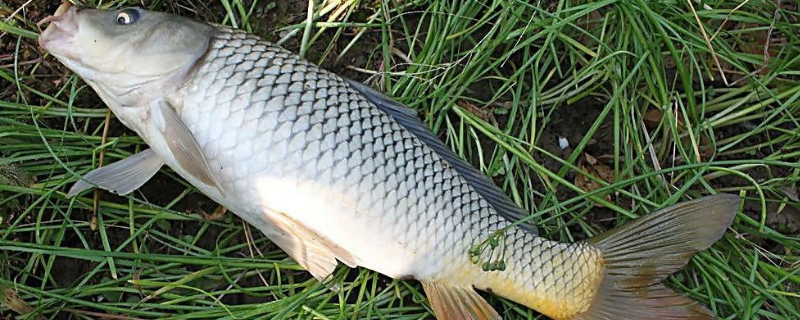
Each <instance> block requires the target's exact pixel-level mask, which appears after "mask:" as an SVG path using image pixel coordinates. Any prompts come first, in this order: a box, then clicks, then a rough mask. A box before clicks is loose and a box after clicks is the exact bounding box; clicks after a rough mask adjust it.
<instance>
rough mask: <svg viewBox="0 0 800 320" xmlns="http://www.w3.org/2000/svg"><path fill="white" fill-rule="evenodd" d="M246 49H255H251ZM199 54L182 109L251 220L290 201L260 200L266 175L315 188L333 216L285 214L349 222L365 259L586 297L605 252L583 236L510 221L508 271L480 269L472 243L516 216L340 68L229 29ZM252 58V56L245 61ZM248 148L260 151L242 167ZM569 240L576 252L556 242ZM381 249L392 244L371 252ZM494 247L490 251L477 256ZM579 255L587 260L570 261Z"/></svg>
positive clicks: (408, 272) (416, 271)
mask: <svg viewBox="0 0 800 320" xmlns="http://www.w3.org/2000/svg"><path fill="white" fill-rule="evenodd" d="M237 50H238V51H239V53H237ZM248 51H252V52H259V53H260V54H259V55H255V54H252V53H250V54H247V55H245V53H246V52H248ZM248 61H249V62H248ZM199 63H200V64H201V65H200V68H199V69H198V71H197V73H196V74H195V75H194V76H193V77H192V78H191V79H190V80H189V81H188V82H187V84H186V86H185V87H184V90H183V93H182V95H183V96H184V98H183V101H184V105H183V107H182V109H181V117H182V119H183V120H184V122H185V123H186V124H187V125H188V126H189V129H190V130H191V131H192V132H193V133H194V135H195V138H196V139H197V141H198V143H199V144H200V145H201V146H202V148H203V151H204V153H205V155H206V157H207V159H208V161H209V163H210V165H211V168H212V170H214V171H215V173H216V175H217V176H218V177H219V181H220V183H221V184H222V186H223V188H224V189H225V190H230V192H229V194H230V197H231V198H229V199H225V200H222V202H223V204H227V203H228V202H229V203H231V205H233V206H236V205H237V204H242V203H246V204H251V205H250V206H249V207H248V208H246V209H244V210H242V211H241V212H236V213H237V214H239V215H241V216H243V217H244V218H245V220H248V221H257V220H259V219H260V217H261V212H260V210H261V209H262V208H263V206H267V207H271V208H275V207H286V208H289V209H293V208H294V207H292V206H285V205H282V204H273V203H264V201H263V200H262V196H261V195H260V194H253V193H252V192H250V193H248V192H247V190H252V189H253V185H254V184H258V181H257V180H258V179H262V178H264V177H269V178H271V179H273V180H281V181H290V183H289V184H291V185H294V186H296V187H297V188H298V189H299V190H306V189H310V191H309V194H317V195H318V196H319V201H320V202H324V203H325V204H326V205H327V206H330V207H331V208H333V209H331V210H330V212H328V213H329V214H331V215H333V214H335V217H330V216H329V217H324V216H321V215H318V214H313V213H307V212H287V214H289V215H291V216H293V217H297V219H298V220H301V221H302V222H303V223H304V224H306V225H309V226H311V227H312V228H313V229H317V228H318V229H320V230H325V229H324V228H326V227H331V226H340V227H341V228H342V229H344V230H346V232H344V233H341V234H339V235H337V236H334V237H332V238H333V240H334V241H335V242H337V243H339V244H340V245H341V246H342V247H344V248H346V249H347V250H348V251H351V253H353V254H354V255H355V257H356V259H358V262H359V265H362V266H365V267H368V268H370V269H373V270H377V271H379V272H382V273H384V274H387V275H389V276H392V277H396V278H399V277H414V278H418V279H428V280H437V279H444V278H452V275H453V274H457V275H459V276H458V277H457V279H456V281H458V282H460V283H462V284H465V285H475V286H476V287H479V288H487V289H490V290H492V291H494V292H498V293H501V294H502V293H504V292H503V289H502V288H503V287H504V282H515V283H517V284H518V285H517V287H519V284H523V286H522V289H515V290H513V291H514V292H518V293H519V294H520V295H525V296H526V297H528V298H526V299H525V300H530V298H529V297H530V296H531V295H530V293H531V292H538V293H540V295H542V296H547V295H553V294H555V296H556V297H555V299H552V298H547V299H546V300H542V302H541V303H542V304H543V303H545V302H550V301H551V300H559V301H570V303H571V304H573V305H578V306H579V308H585V307H586V306H587V305H588V302H589V299H590V294H591V293H592V292H591V290H575V289H576V288H579V287H581V285H580V283H585V281H584V280H585V278H588V277H592V276H595V273H596V272H597V270H599V268H597V261H599V257H600V256H599V253H597V250H595V249H593V248H591V247H589V246H587V245H565V244H558V243H556V242H552V241H547V240H544V239H542V238H539V237H535V236H533V235H532V234H529V233H528V232H526V231H524V230H521V229H519V228H514V227H511V228H510V229H509V231H508V232H507V234H506V236H505V250H497V252H500V251H504V252H506V256H505V260H506V261H505V262H506V265H507V266H506V270H505V271H492V272H485V271H483V270H482V269H481V264H480V263H478V264H474V263H472V262H471V261H470V257H469V255H468V251H469V249H470V248H471V247H472V246H473V245H476V244H478V243H479V242H480V241H482V240H485V239H487V238H488V237H489V236H491V235H492V232H494V231H496V230H500V229H503V228H505V227H508V226H509V224H510V223H509V221H507V220H506V219H505V218H503V217H501V216H499V215H498V214H497V213H496V212H495V210H494V209H493V208H492V207H491V206H490V204H489V203H488V202H487V201H485V200H484V199H483V197H481V195H480V194H479V193H477V192H476V191H475V190H474V189H473V188H472V186H471V185H470V184H469V183H468V182H467V181H466V180H464V179H463V178H462V176H461V175H460V174H459V173H458V172H456V171H455V170H454V169H453V168H452V167H451V166H450V165H449V164H448V163H447V162H445V161H444V160H443V159H442V158H441V157H439V156H438V155H437V154H436V153H435V152H433V151H432V150H431V149H430V148H428V147H427V146H426V145H425V144H423V143H421V142H420V141H419V140H418V139H417V138H416V137H415V136H414V135H412V134H411V133H409V132H408V131H407V130H405V129H404V128H403V127H401V126H399V125H398V124H397V123H396V122H395V121H394V120H393V119H392V118H391V117H390V116H389V115H387V114H385V113H384V112H383V111H381V110H380V109H379V108H378V107H377V106H375V105H374V104H373V103H372V102H370V101H369V100H367V99H366V98H365V97H364V96H363V95H361V94H359V93H358V92H357V91H355V90H354V89H353V88H351V87H350V86H349V85H348V84H347V82H346V81H345V80H344V79H342V78H340V77H339V76H337V75H334V74H332V73H328V72H326V71H324V70H322V69H319V68H318V67H316V66H314V65H312V64H310V63H308V62H307V61H305V60H303V59H301V58H298V57H296V56H294V55H293V54H292V53H291V52H289V51H286V50H284V49H282V48H280V47H277V46H273V45H271V44H269V43H266V42H262V41H260V40H258V39H257V38H255V37H253V36H249V35H247V34H245V33H242V32H237V31H233V30H229V29H220V32H219V33H218V34H217V35H216V36H215V37H214V38H213V39H212V42H211V49H210V50H209V52H208V53H207V54H206V56H205V58H204V59H203V60H202V61H201V62H199ZM245 63H246V64H247V67H240V66H241V65H242V64H245ZM246 79H247V80H246ZM229 88H236V89H237V90H236V91H235V92H236V94H230V93H226V92H233V91H234V90H229ZM219 110H226V111H219ZM244 115H247V116H244ZM226 135H229V136H226ZM247 159H250V160H252V159H262V160H263V161H247V162H248V166H241V165H240V164H241V163H242V162H245V160H247ZM234 167H236V169H235V170H233V169H230V170H228V169H226V168H234ZM291 192H292V191H288V192H287V193H291ZM283 196H290V195H288V194H285V195H283ZM339 203H353V204H352V205H349V206H346V205H345V206H337V204H339ZM335 220H341V221H348V222H347V224H346V225H345V224H340V223H337V222H336V221H335ZM264 223H267V222H264ZM332 229H336V228H332ZM385 230H389V232H386V231H385ZM351 232H352V233H358V234H365V235H369V236H370V237H369V238H371V239H374V240H375V241H374V243H373V244H374V245H369V244H365V243H363V241H360V240H357V239H355V238H353V237H349V236H348V235H347V233H351ZM373 237H374V238H373ZM409 248H410V250H409ZM565 250H566V252H569V251H571V252H573V253H574V255H571V254H564V253H561V254H560V255H557V254H553V253H552V252H555V251H559V252H564V251H565ZM376 251H378V252H380V251H388V252H394V253H395V254H392V255H385V256H384V257H381V258H379V259H374V258H372V257H370V258H367V256H371V255H374V253H375V252H376ZM498 257H499V256H498V255H497V253H495V254H494V255H492V254H491V253H488V252H487V253H484V254H483V255H482V256H481V261H488V260H491V259H497V258H498ZM555 257H561V261H560V263H558V264H554V263H553V262H552V260H553V259H554V258H555ZM375 260H379V261H377V262H376V261H375ZM575 261H583V262H581V263H582V264H579V265H578V266H577V267H573V266H572V265H575ZM562 265H565V266H566V268H564V267H562ZM573 269H574V272H573ZM567 271H570V272H573V274H569V275H568V276H569V277H567V280H572V278H575V279H574V280H575V281H566V282H565V280H564V279H565V278H564V277H563V276H564V275H565V274H566V273H569V272H567ZM514 292H512V293H507V294H505V295H506V296H514V295H515V293H514ZM574 296H578V298H579V299H577V300H578V303H577V304H576V303H575V301H576V299H574V298H575V297H574Z"/></svg>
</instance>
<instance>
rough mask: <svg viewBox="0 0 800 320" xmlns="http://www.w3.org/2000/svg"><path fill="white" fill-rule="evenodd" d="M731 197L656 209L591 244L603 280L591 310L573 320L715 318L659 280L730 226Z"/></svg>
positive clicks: (732, 213) (734, 200)
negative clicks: (600, 254) (599, 256)
mask: <svg viewBox="0 0 800 320" xmlns="http://www.w3.org/2000/svg"><path fill="white" fill-rule="evenodd" d="M738 205H739V197H737V196H734V195H717V196H709V197H705V198H701V199H697V200H694V201H689V202H685V203H681V204H678V205H675V206H672V207H669V208H666V209H662V210H659V211H657V212H654V213H651V214H649V215H647V216H644V217H642V218H639V219H637V220H634V221H631V222H629V223H627V224H625V225H623V226H621V227H618V228H616V229H614V230H611V231H609V232H606V233H603V234H601V235H599V236H597V237H595V238H592V239H590V240H589V242H590V243H592V244H593V245H595V246H596V247H598V248H599V249H600V250H601V251H602V252H603V262H604V264H605V275H604V277H603V281H602V283H601V284H600V287H599V288H598V290H597V294H596V295H595V298H594V300H593V301H592V303H591V305H590V306H589V309H588V310H587V311H585V312H583V313H580V314H578V315H576V316H575V317H574V318H573V319H582V320H601V319H608V320H612V319H613V320H618V319H713V316H712V315H711V312H710V311H709V310H708V309H706V308H705V307H704V306H702V305H700V304H699V303H697V302H696V301H694V300H692V299H689V298H687V297H685V296H683V295H681V294H679V293H677V292H674V291H672V290H670V289H667V288H666V287H664V285H662V284H661V281H662V280H664V279H665V278H666V277H667V276H669V275H670V274H671V273H673V272H675V271H677V270H678V269H680V268H682V267H683V266H684V265H686V263H687V262H688V261H689V258H691V257H692V255H694V254H695V253H697V252H699V251H702V250H705V249H706V248H708V247H710V246H711V244H713V243H714V242H716V241H717V240H718V239H719V238H720V237H722V234H723V233H725V230H726V229H727V228H728V226H730V225H731V223H732V222H733V217H734V216H735V215H736V212H737V208H738Z"/></svg>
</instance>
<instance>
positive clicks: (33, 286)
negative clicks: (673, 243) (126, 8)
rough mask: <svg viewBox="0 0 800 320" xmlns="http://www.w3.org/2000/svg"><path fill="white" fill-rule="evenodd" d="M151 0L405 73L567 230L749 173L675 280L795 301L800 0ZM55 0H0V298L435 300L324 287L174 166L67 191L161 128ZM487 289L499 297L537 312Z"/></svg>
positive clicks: (60, 307)
mask: <svg viewBox="0 0 800 320" xmlns="http://www.w3.org/2000/svg"><path fill="white" fill-rule="evenodd" d="M278 1H283V0H278ZM87 2H88V3H86V4H87V5H88V6H98V5H99V6H102V7H117V6H120V5H124V4H126V3H125V2H126V1H121V0H116V1H87ZM145 2H146V4H147V6H148V7H150V8H152V9H155V10H160V11H168V12H177V13H179V14H182V15H188V16H193V17H199V18H201V19H204V20H207V21H212V22H217V23H222V24H226V25H230V26H234V27H237V28H242V29H245V30H248V31H251V32H255V33H257V34H260V35H263V36H265V37H267V38H268V39H270V40H272V41H276V42H278V43H281V44H283V45H284V46H286V47H287V48H289V49H291V50H293V51H295V52H298V53H301V54H304V55H305V56H307V57H308V58H309V59H311V60H312V61H314V62H317V63H321V64H322V65H324V66H326V67H329V68H332V69H334V70H336V71H337V72H340V73H343V74H347V75H349V76H352V77H355V78H358V79H362V80H364V81H365V82H367V83H369V84H371V85H373V86H376V87H379V88H381V89H382V90H384V91H386V92H388V93H390V94H391V95H392V96H394V97H397V99H398V100H399V101H401V102H403V103H405V104H407V105H408V106H410V107H411V108H414V109H416V110H418V111H419V112H420V114H421V115H422V117H423V119H424V121H426V123H427V124H428V125H429V126H430V127H431V128H432V129H433V130H434V131H435V132H437V133H439V134H440V136H441V137H442V138H443V139H444V140H445V141H446V142H447V144H448V145H449V146H450V147H452V148H453V149H454V150H455V151H456V152H457V153H459V154H461V155H463V156H464V157H465V158H467V159H469V160H470V161H471V162H472V163H473V164H475V166H476V167H478V168H479V169H480V170H482V171H483V172H485V173H486V174H487V175H489V176H491V177H493V178H494V179H495V181H496V182H498V184H499V185H501V186H502V187H503V189H504V190H505V191H506V192H507V193H508V194H509V195H510V196H511V197H512V198H513V199H514V201H516V202H517V203H518V204H520V205H521V206H523V207H524V208H526V209H527V210H528V211H529V212H531V219H532V220H533V221H535V222H536V223H537V224H538V225H539V227H540V229H541V231H542V233H543V234H544V235H545V236H547V237H549V238H551V239H558V240H561V241H576V240H580V239H585V238H587V237H589V236H592V235H595V234H597V233H600V232H602V231H604V230H607V229H609V228H611V227H613V226H614V225H616V224H618V223H622V222H624V221H627V220H629V219H631V218H634V217H636V216H639V215H643V214H646V213H648V212H650V211H652V210H654V209H656V208H660V207H663V206H666V205H668V204H672V203H676V202H679V201H683V200H687V199H690V198H695V197H698V196H701V195H705V194H712V193H722V192H727V193H736V194H740V195H741V196H742V197H743V198H744V199H745V201H744V202H743V204H742V211H741V213H739V214H738V216H737V218H736V220H735V222H734V225H733V226H732V228H731V229H729V231H728V232H727V233H726V235H725V236H724V238H723V239H722V240H720V241H719V242H718V243H716V244H715V245H714V246H713V247H712V248H711V249H709V250H707V251H705V252H702V253H700V254H698V255H697V256H696V257H695V258H694V259H692V261H691V263H690V264H689V265H688V266H687V267H686V268H685V269H684V270H682V271H680V272H678V273H676V274H675V275H674V276H672V277H670V278H669V279H668V280H667V282H668V285H669V286H670V287H672V288H674V289H676V290H679V291H681V292H684V293H685V294H687V295H688V296H690V297H692V298H694V299H697V300H699V301H701V302H702V303H704V304H705V305H707V306H709V307H710V308H711V309H712V310H713V311H714V312H715V313H716V314H717V315H718V316H719V317H720V318H722V319H798V318H800V295H799V294H798V292H799V291H800V289H798V288H800V239H799V238H798V234H799V232H800V231H799V230H798V229H800V202H798V199H797V195H798V185H797V182H798V180H800V123H799V122H798V118H800V101H798V98H799V97H800V80H799V79H800V78H798V75H800V61H799V60H800V46H799V45H800V39H798V34H800V32H798V30H800V24H799V23H800V22H798V16H800V9H798V6H797V4H796V3H791V4H789V3H784V4H782V5H780V6H778V5H776V3H775V2H772V1H761V0H751V1H744V2H737V1H726V0H718V1H713V0H712V1H644V0H631V1H618V0H604V1H573V0H562V1H545V0H542V1H536V2H533V3H529V2H527V1H514V0H496V1H472V0H461V1H456V0H453V1H442V0H429V1H384V2H382V1H357V0H353V1H336V0H322V1H316V2H313V3H311V4H307V3H301V2H297V3H296V2H280V3H278V2H274V1H273V0H258V1H244V2H243V1H241V0H215V1H210V2H208V3H206V2H203V1H199V0H175V1H171V0H161V1H159V0H156V1H145ZM137 3H139V2H138V1H128V4H131V5H132V4H137ZM287 3H288V4H287ZM23 4H26V5H27V6H26V7H23ZM293 6H301V7H300V8H294V7H293ZM54 7H55V5H52V4H50V5H46V4H42V3H38V2H25V1H17V0H12V1H10V2H8V1H3V2H0V17H2V18H1V19H0V32H2V35H0V49H1V50H2V51H0V77H2V80H0V156H1V157H0V219H2V221H0V259H2V261H3V263H2V264H0V289H2V290H0V294H2V295H3V297H0V298H3V299H0V301H3V303H2V305H0V314H3V313H4V314H6V315H7V316H10V317H15V316H16V317H20V318H31V315H32V314H36V315H38V316H33V318H36V317H39V318H72V319H89V318H106V319H137V318H141V319H149V318H164V319H166V318H169V319H190V318H226V319H228V318H229V319H243V318H292V319H310V318H325V319H328V318H329V319H356V318H358V319H361V318H379V319H422V318H426V317H430V313H429V310H430V309H429V307H428V305H427V302H426V301H425V298H424V294H423V293H422V292H421V288H420V286H419V285H418V284H417V283H415V282H407V281H396V280H391V279H387V278H385V277H382V276H379V275H377V274H376V273H374V272H371V271H368V270H363V269H356V270H349V269H347V268H345V267H340V268H339V269H337V272H336V273H335V281H336V283H338V284H339V286H340V288H341V289H340V290H339V291H332V290H328V289H327V288H326V287H325V286H323V285H321V284H319V283H318V282H316V281H314V280H312V279H310V277H309V276H308V275H307V274H306V273H304V272H302V271H301V270H302V268H300V267H299V266H298V265H297V264H295V263H294V262H292V261H291V260H289V259H287V258H286V255H285V254H284V253H283V252H281V251H280V250H278V249H277V248H275V247H274V246H272V245H271V244H270V243H269V241H268V240H267V239H266V238H264V237H263V236H261V235H260V234H258V233H257V232H255V231H254V230H253V229H252V228H249V227H248V226H247V225H245V224H243V223H242V222H241V221H240V220H239V219H238V218H235V217H233V216H232V215H227V216H225V217H224V218H223V219H222V220H219V221H209V220H206V219H204V218H203V216H202V215H201V214H200V208H205V210H207V211H208V210H211V209H213V208H214V205H213V204H211V203H210V201H209V200H206V199H205V198H204V197H202V196H201V195H199V194H198V193H197V191H195V190H194V189H193V188H192V187H191V186H189V185H187V184H186V183H185V182H183V181H182V180H181V179H180V178H178V177H177V176H176V175H175V174H174V173H172V172H171V171H168V170H164V171H163V172H162V173H160V174H159V175H158V176H157V177H156V179H155V181H153V182H150V183H148V184H147V185H145V186H144V187H143V188H142V189H141V190H140V191H138V192H136V193H134V194H132V195H130V196H128V197H117V196H112V195H108V194H105V193H94V194H93V193H89V194H86V195H84V196H83V197H79V198H76V199H65V197H64V196H65V192H66V190H67V188H68V187H69V186H70V185H71V184H72V183H73V182H74V181H75V180H76V175H78V174H84V173H86V172H88V171H89V170H91V169H92V168H95V167H97V166H98V165H99V164H100V163H111V162H113V161H117V160H119V159H122V158H125V157H127V156H129V155H131V154H132V153H134V152H136V151H138V150H141V149H143V148H146V146H145V145H144V144H143V142H142V141H141V140H140V139H139V138H138V137H137V136H135V135H134V134H133V133H131V132H130V131H126V130H125V129H124V128H122V127H121V125H120V124H119V123H118V122H117V121H116V120H114V119H113V117H109V113H108V112H107V110H106V109H105V108H104V106H103V105H102V103H101V102H100V101H99V99H98V98H97V97H96V96H95V95H94V93H93V92H92V90H91V88H89V87H87V86H86V85H85V84H84V83H83V82H82V81H81V80H80V79H79V78H77V77H76V76H74V75H73V74H71V73H70V72H68V71H66V70H65V69H64V68H63V67H60V66H59V65H58V63H57V62H56V61H55V60H54V59H52V58H51V57H47V56H42V54H41V52H40V51H37V49H36V44H35V37H36V34H37V33H38V32H39V29H38V28H37V27H36V25H35V22H36V21H37V20H38V19H41V18H43V17H44V15H46V14H49V13H50V12H52V11H53V10H54ZM18 9H21V10H19V11H18V12H15V11H17V10H18ZM12 12H15V14H13V15H12ZM768 36H769V37H768ZM765 47H766V49H767V50H766V53H765V51H764V48H765ZM765 57H766V58H767V59H766V60H767V64H764V61H765ZM42 58H44V59H43V60H42ZM559 138H566V139H567V140H568V143H569V144H570V146H569V147H568V148H566V149H563V150H562V149H561V148H559V147H558V143H557V140H558V139H559ZM587 154H588V155H590V156H591V158H590V157H588V156H587ZM591 159H595V160H596V161H591ZM490 301H491V302H492V303H493V304H494V305H495V306H496V308H497V309H498V310H499V311H500V312H501V314H503V315H504V318H506V319H531V318H542V317H541V316H539V315H538V314H536V313H535V312H533V311H531V310H528V309H526V308H523V307H520V306H519V305H516V304H514V303H511V302H508V301H505V300H502V299H499V298H496V297H491V298H490ZM31 311H32V312H33V313H30V312H31ZM19 312H22V313H25V314H27V316H25V315H17V314H18V313H19Z"/></svg>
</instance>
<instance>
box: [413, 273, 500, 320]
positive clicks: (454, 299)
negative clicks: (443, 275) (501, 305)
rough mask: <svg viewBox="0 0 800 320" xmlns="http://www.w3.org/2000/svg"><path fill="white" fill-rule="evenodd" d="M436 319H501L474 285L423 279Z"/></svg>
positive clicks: (423, 285)
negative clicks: (464, 285)
mask: <svg viewBox="0 0 800 320" xmlns="http://www.w3.org/2000/svg"><path fill="white" fill-rule="evenodd" d="M422 287H423V288H424V289H425V294H426V295H427V296H428V301H429V302H430V304H431V308H432V309H433V313H434V315H436V319H439V320H487V319H492V320H495V319H500V315H499V314H497V311H495V310H494V309H493V308H492V306H490V305H489V303H488V302H486V300H484V299H483V298H482V297H481V296H480V295H478V293H477V292H475V289H473V288H472V287H456V286H452V285H448V284H445V283H441V282H436V281H422Z"/></svg>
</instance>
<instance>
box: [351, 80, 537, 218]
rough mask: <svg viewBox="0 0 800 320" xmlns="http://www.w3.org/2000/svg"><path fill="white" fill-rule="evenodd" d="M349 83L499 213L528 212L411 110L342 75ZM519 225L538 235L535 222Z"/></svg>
mask: <svg viewBox="0 0 800 320" xmlns="http://www.w3.org/2000/svg"><path fill="white" fill-rule="evenodd" d="M343 79H344V80H345V81H347V83H348V84H350V86H351V87H353V89H355V90H356V91H358V92H359V93H361V94H362V95H363V96H364V97H366V98H367V99H368V100H369V101H370V102H372V103H374V104H375V105H377V106H378V108H380V109H381V110H383V112H386V114H388V115H389V116H390V117H392V118H393V119H394V120H395V121H397V123H398V124H400V126H402V127H403V128H405V129H406V130H408V131H409V132H411V134H413V135H414V136H416V137H417V139H419V140H420V141H422V143H424V144H425V145H426V146H428V148H431V150H433V151H434V152H436V153H437V154H438V155H439V156H440V157H442V159H444V160H445V161H447V163H449V164H450V165H451V166H452V167H453V168H454V169H456V171H457V172H458V173H459V174H460V175H461V176H462V177H464V179H465V180H466V181H467V182H468V183H469V184H470V185H471V186H472V187H473V188H474V189H475V191H477V192H478V193H479V194H480V195H481V196H482V197H483V198H484V199H485V200H486V202H488V203H489V204H490V205H491V206H492V208H494V209H495V211H497V213H498V214H500V215H501V216H503V217H505V218H506V219H508V220H510V221H511V222H515V221H519V220H520V219H522V218H525V217H527V216H528V214H527V213H526V212H525V211H524V210H522V208H520V207H519V206H517V205H516V204H515V203H514V202H512V201H511V199H509V198H508V196H506V195H505V193H503V190H500V188H499V187H497V186H496V185H495V184H494V182H493V181H492V180H490V179H489V178H488V177H486V176H485V175H483V174H482V173H481V172H480V171H478V170H477V169H475V168H474V167H472V165H470V164H469V163H467V162H466V161H464V160H463V159H461V158H460V157H459V156H458V155H456V154H455V153H454V152H452V151H450V149H449V148H447V146H445V145H444V143H442V141H441V140H439V138H438V137H436V135H434V134H433V133H432V132H431V131H430V130H429V129H428V127H427V126H425V124H424V123H422V121H421V120H420V119H419V118H418V117H417V113H416V112H415V111H414V110H411V109H409V108H407V107H406V106H404V105H402V104H400V103H399V102H397V101H394V100H393V99H392V98H389V97H388V96H386V95H385V94H383V93H381V92H379V91H377V90H375V89H372V88H370V87H368V86H366V85H364V84H363V83H360V82H358V81H355V80H352V79H348V78H343ZM519 226H520V227H522V228H524V229H526V230H528V231H530V232H533V233H534V234H538V230H537V229H536V225H534V224H533V223H532V222H524V223H522V224H520V225H519Z"/></svg>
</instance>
